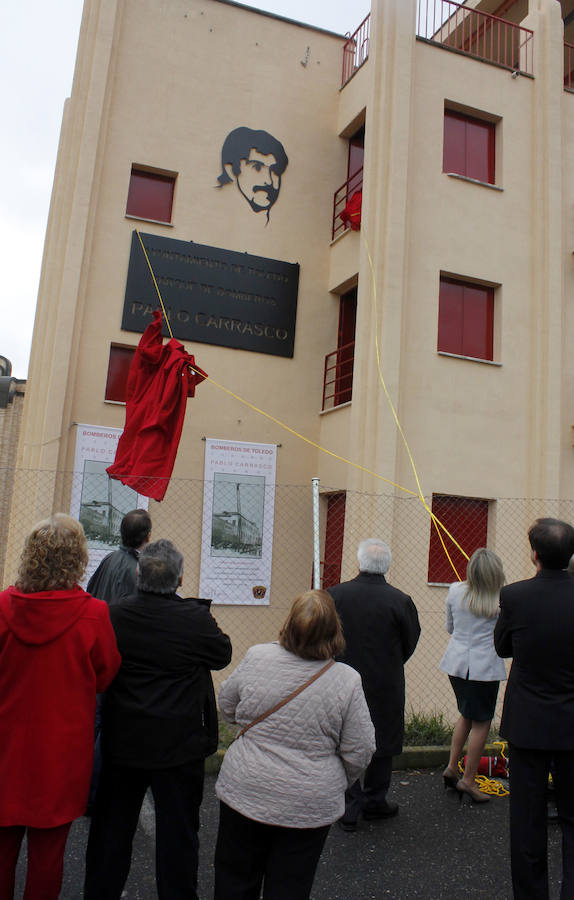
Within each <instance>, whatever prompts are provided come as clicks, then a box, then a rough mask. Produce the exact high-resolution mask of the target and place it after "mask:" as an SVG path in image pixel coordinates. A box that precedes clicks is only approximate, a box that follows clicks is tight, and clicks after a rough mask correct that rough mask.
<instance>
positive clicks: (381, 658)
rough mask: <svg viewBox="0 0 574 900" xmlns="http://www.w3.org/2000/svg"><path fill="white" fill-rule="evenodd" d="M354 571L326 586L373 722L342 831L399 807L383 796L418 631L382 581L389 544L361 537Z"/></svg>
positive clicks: (405, 604) (410, 611) (409, 607)
mask: <svg viewBox="0 0 574 900" xmlns="http://www.w3.org/2000/svg"><path fill="white" fill-rule="evenodd" d="M357 559H358V562H359V574H358V575H357V577H356V578H353V580H352V581H346V582H344V583H343V584H338V585H336V586H335V587H330V588H328V591H329V593H330V594H331V596H332V597H333V600H334V601H335V606H336V608H337V612H338V613H339V616H340V617H341V622H342V623H343V633H344V635H345V644H346V648H345V652H344V654H343V656H341V657H340V661H341V662H345V663H347V664H348V665H349V666H352V667H353V668H354V669H356V670H357V671H358V672H359V673H360V675H361V679H362V682H363V690H364V692H365V697H366V698H367V703H368V705H369V711H370V713H371V718H372V720H373V725H374V726H375V735H376V742H377V749H376V750H375V753H374V755H373V758H372V760H371V762H370V764H369V766H368V768H367V771H366V772H365V777H364V785H363V786H361V782H360V781H356V782H355V783H354V784H352V785H351V787H350V788H349V789H348V791H347V792H346V794H345V814H344V816H343V818H342V819H341V820H340V825H341V828H343V830H344V831H355V830H356V828H357V821H358V818H359V815H360V814H361V813H362V815H363V818H364V819H367V820H371V819H388V818H390V817H391V816H396V814H397V813H398V811H399V807H398V804H397V803H394V802H393V801H389V800H387V791H388V789H389V786H390V783H391V774H392V765H393V756H396V755H397V754H398V753H401V751H402V749H403V734H404V711H405V675H404V668H403V667H404V664H405V663H406V661H407V659H409V657H410V656H411V655H412V654H413V652H414V649H415V647H416V645H417V641H418V639H419V635H420V631H421V629H420V625H419V617H418V613H417V610H416V606H415V605H414V603H413V601H412V600H411V598H410V597H409V596H408V595H407V594H403V592H402V591H399V590H397V588H394V587H391V585H390V584H387V581H386V579H385V575H386V573H387V571H388V569H389V566H390V564H391V551H390V548H389V547H388V546H387V544H385V543H384V542H383V541H380V540H378V539H377V538H369V539H368V540H366V541H361V543H360V544H359V548H358V551H357Z"/></svg>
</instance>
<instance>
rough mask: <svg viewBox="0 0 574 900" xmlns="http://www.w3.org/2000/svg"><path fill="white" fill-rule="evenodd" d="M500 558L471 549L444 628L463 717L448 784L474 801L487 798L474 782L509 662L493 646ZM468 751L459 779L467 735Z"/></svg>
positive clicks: (447, 667) (448, 666)
mask: <svg viewBox="0 0 574 900" xmlns="http://www.w3.org/2000/svg"><path fill="white" fill-rule="evenodd" d="M504 581H505V578H504V571H503V569H502V562H501V560H500V558H499V557H498V556H497V555H496V553H493V552H492V550H487V549H485V548H481V549H479V550H475V552H474V553H473V554H472V556H471V558H470V560H469V563H468V566H467V569H466V581H462V582H456V583H455V584H451V586H450V588H449V591H448V594H447V597H446V630H447V631H448V633H449V634H450V635H451V639H450V641H449V642H448V646H447V648H446V652H445V654H444V656H443V658H442V659H441V662H440V666H439V668H440V669H442V671H443V672H447V674H448V676H449V678H450V683H451V684H452V687H453V690H454V693H455V695H456V700H457V705H458V711H459V713H460V717H459V719H458V721H457V723H456V725H455V726H454V732H453V735H452V742H451V746H450V758H449V762H448V766H447V767H446V769H445V770H444V772H443V775H442V777H443V779H444V785H445V788H447V787H452V788H455V789H456V790H457V791H459V792H460V793H461V798H460V799H461V800H462V795H464V794H468V795H469V796H470V798H471V800H473V801H474V802H475V803H486V802H487V800H488V799H489V798H488V797H487V796H485V794H482V793H481V792H480V791H479V790H478V788H477V786H476V782H475V777H476V772H477V769H478V764H479V762H480V757H481V756H482V752H483V750H484V745H485V744H486V739H487V737H488V732H489V730H490V723H491V721H492V717H493V715H494V709H495V706H496V698H497V696H498V687H499V683H500V681H502V680H504V679H505V678H506V668H505V666H504V663H503V661H502V660H501V659H500V657H499V656H497V654H496V651H495V649H494V639H493V632H494V626H495V625H496V620H497V618H498V611H499V595H500V589H501V587H502V585H503V584H504ZM467 738H468V739H469V740H468V751H467V757H466V766H465V770H464V775H463V776H462V778H461V779H460V780H459V779H458V760H459V759H460V757H461V755H462V748H463V746H464V744H465V741H466V739H467Z"/></svg>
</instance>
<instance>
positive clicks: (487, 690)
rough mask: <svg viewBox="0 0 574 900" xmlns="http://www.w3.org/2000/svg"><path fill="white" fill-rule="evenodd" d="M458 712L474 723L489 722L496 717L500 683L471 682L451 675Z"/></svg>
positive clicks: (468, 679)
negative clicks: (495, 710) (495, 711)
mask: <svg viewBox="0 0 574 900" xmlns="http://www.w3.org/2000/svg"><path fill="white" fill-rule="evenodd" d="M448 677H449V678H450V683H451V684H452V689H453V691H454V693H455V695H456V702H457V705H458V711H459V713H460V714H461V716H464V718H465V719H472V721H473V722H489V721H490V720H491V719H492V718H493V716H494V709H495V707H496V698H497V697H498V687H499V684H500V682H499V681H471V679H470V678H458V677H457V676H456V675H449V676H448Z"/></svg>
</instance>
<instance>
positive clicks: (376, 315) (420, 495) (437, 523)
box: [361, 229, 469, 581]
mask: <svg viewBox="0 0 574 900" xmlns="http://www.w3.org/2000/svg"><path fill="white" fill-rule="evenodd" d="M361 240H362V241H363V246H364V248H365V251H366V253H367V259H368V261H369V269H370V272H371V284H372V297H373V313H374V318H375V352H376V357H377V371H378V374H379V381H380V382H381V385H382V388H383V391H384V393H385V397H386V398H387V401H388V404H389V406H390V408H391V412H392V414H393V418H394V420H395V425H396V426H397V429H398V432H399V434H400V436H401V438H402V441H403V445H404V448H405V450H406V452H407V456H408V458H409V462H410V465H411V469H412V472H413V475H414V478H415V482H416V485H417V490H418V498H419V500H420V501H421V503H422V505H423V507H424V508H425V509H426V511H427V513H428V514H429V516H430V517H431V521H432V523H433V525H434V527H435V529H436V532H437V534H438V536H439V540H440V542H441V544H442V548H443V550H444V552H445V554H446V557H447V559H448V561H449V563H450V565H451V568H452V569H453V571H454V573H455V575H456V577H457V579H458V580H459V581H462V579H461V577H460V575H459V574H458V572H457V569H456V566H455V564H454V563H453V561H452V559H451V556H450V554H449V552H448V550H447V549H446V545H445V542H444V540H443V537H442V535H441V533H440V530H439V529H441V528H442V530H443V531H444V533H445V534H446V535H447V536H448V537H449V538H450V540H451V541H452V542H453V544H454V545H455V547H456V548H457V549H458V550H460V552H461V553H462V555H463V556H464V557H465V559H466V560H468V558H469V557H468V555H467V554H466V553H465V552H464V550H463V549H462V547H461V546H460V544H459V543H458V542H457V541H456V540H455V539H454V537H453V536H452V534H451V533H450V532H449V531H448V530H447V529H446V528H445V527H444V525H443V524H442V522H440V521H439V520H438V519H437V517H436V516H435V515H434V513H433V511H432V509H431V508H430V507H429V505H428V503H427V502H426V500H425V498H424V495H423V491H422V487H421V483H420V480H419V475H418V472H417V467H416V465H415V461H414V459H413V455H412V453H411V448H410V447H409V442H408V441H407V438H406V435H405V433H404V431H403V427H402V425H401V423H400V421H399V417H398V415H397V411H396V409H395V405H394V403H393V401H392V399H391V395H390V394H389V391H388V389H387V384H386V382H385V379H384V376H383V370H382V366H381V354H380V349H379V309H378V300H377V281H376V278H375V267H374V265H373V259H372V257H371V251H370V250H369V245H368V244H367V239H366V237H365V236H364V233H363V230H362V229H361Z"/></svg>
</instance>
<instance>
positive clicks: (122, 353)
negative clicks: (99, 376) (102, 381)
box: [106, 344, 135, 403]
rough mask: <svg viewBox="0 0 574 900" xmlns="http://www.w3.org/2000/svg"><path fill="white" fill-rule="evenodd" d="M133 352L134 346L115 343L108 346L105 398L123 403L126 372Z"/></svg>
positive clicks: (126, 379) (126, 380) (126, 378)
mask: <svg viewBox="0 0 574 900" xmlns="http://www.w3.org/2000/svg"><path fill="white" fill-rule="evenodd" d="M134 353H135V347H122V346H119V345H116V344H112V346H111V347H110V361H109V363H108V378H107V381H106V400H117V401H119V402H121V403H125V401H126V388H127V384H128V373H129V370H130V366H131V364H132V359H133V358H134Z"/></svg>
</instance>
